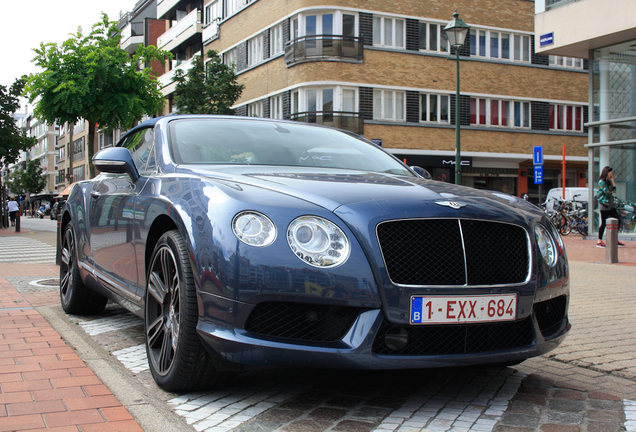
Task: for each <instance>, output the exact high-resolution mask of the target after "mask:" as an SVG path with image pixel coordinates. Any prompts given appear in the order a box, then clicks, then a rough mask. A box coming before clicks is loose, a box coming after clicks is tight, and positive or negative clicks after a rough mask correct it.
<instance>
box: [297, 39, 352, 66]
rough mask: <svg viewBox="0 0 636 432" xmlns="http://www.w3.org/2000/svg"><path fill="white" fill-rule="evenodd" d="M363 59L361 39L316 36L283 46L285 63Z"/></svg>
mask: <svg viewBox="0 0 636 432" xmlns="http://www.w3.org/2000/svg"><path fill="white" fill-rule="evenodd" d="M362 59H363V44H362V39H361V38H359V37H352V36H334V35H318V36H303V37H299V38H298V39H294V40H293V41H290V42H288V43H287V45H286V46H285V63H286V64H287V65H288V66H290V65H292V64H295V63H302V62H306V61H321V60H327V61H328V60H356V61H362Z"/></svg>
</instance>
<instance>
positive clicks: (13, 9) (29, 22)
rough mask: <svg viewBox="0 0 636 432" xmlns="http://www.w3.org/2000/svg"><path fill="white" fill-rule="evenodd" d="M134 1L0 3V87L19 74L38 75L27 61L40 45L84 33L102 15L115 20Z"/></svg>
mask: <svg viewBox="0 0 636 432" xmlns="http://www.w3.org/2000/svg"><path fill="white" fill-rule="evenodd" d="M136 2H137V0H27V1H24V2H22V1H17V0H0V5H1V8H0V10H2V17H1V18H0V43H1V44H2V45H0V53H2V66H1V67H0V85H3V86H5V87H7V88H8V87H10V86H11V84H13V82H14V81H15V80H16V79H17V78H19V77H20V76H22V75H25V74H26V75H28V74H30V73H37V72H40V71H41V69H39V68H38V67H37V66H35V64H34V63H32V62H31V60H32V59H33V57H35V53H34V52H33V48H37V47H39V46H40V43H41V42H44V43H48V42H55V43H57V44H60V43H62V42H63V41H65V40H66V39H68V38H69V37H70V34H71V33H75V32H76V31H77V27H78V26H81V27H82V33H83V34H84V35H86V34H88V32H89V31H90V30H91V27H92V26H93V24H95V23H97V22H98V21H99V19H100V17H101V13H102V12H105V13H106V14H107V15H108V18H110V19H111V20H113V21H114V20H118V19H119V13H120V11H121V12H122V13H126V12H130V11H132V9H133V8H134V7H135V4H136Z"/></svg>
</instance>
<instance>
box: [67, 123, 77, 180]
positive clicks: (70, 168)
mask: <svg viewBox="0 0 636 432" xmlns="http://www.w3.org/2000/svg"><path fill="white" fill-rule="evenodd" d="M67 125H68V134H69V136H68V153H67V154H66V160H68V173H69V174H68V175H69V176H70V177H69V178H68V180H69V184H70V183H73V149H74V147H75V146H74V145H73V128H75V124H69V123H67Z"/></svg>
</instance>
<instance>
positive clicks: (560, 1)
mask: <svg viewBox="0 0 636 432" xmlns="http://www.w3.org/2000/svg"><path fill="white" fill-rule="evenodd" d="M577 1H579V0H546V2H545V10H551V9H554V8H558V7H561V6H565V5H567V4H570V3H574V2H577Z"/></svg>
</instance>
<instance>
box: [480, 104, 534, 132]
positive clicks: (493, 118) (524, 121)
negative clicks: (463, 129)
mask: <svg viewBox="0 0 636 432" xmlns="http://www.w3.org/2000/svg"><path fill="white" fill-rule="evenodd" d="M470 124H471V125H476V126H491V127H509V128H530V102H521V101H511V100H502V99H486V98H470Z"/></svg>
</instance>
